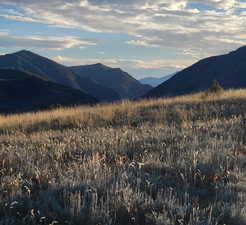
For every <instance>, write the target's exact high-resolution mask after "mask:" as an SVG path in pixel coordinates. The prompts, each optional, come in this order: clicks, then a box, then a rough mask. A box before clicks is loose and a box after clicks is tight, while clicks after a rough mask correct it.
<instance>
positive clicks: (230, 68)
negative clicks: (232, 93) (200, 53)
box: [145, 46, 246, 97]
mask: <svg viewBox="0 0 246 225" xmlns="http://www.w3.org/2000/svg"><path fill="white" fill-rule="evenodd" d="M213 80H217V81H218V82H219V83H220V84H221V86H222V87H224V88H225V89H228V88H245V87H246V46H243V47H241V48H239V49H237V50H236V51H233V52H230V53H228V54H226V55H220V56H213V57H209V58H206V59H203V60H201V61H199V62H197V63H195V64H194V65H192V66H190V67H188V68H186V69H184V70H183V71H181V72H179V73H177V74H176V75H174V76H173V77H172V78H171V79H169V80H167V81H166V82H164V83H162V84H161V85H159V86H158V87H156V88H154V89H153V90H151V91H150V92H149V93H147V95H145V97H163V96H176V95H183V94H188V93H193V92H199V91H203V90H205V89H208V88H209V87H210V86H211V85H212V82H213Z"/></svg>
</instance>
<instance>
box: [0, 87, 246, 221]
mask: <svg viewBox="0 0 246 225" xmlns="http://www.w3.org/2000/svg"><path fill="white" fill-rule="evenodd" d="M245 97H246V90H228V91H224V92H222V93H220V94H217V95H216V94H214V95H212V94H210V95H204V93H198V94H193V95H187V96H180V97H174V98H166V99H149V100H147V99H145V100H140V101H123V102H119V103H114V104H98V105H96V106H93V107H90V106H81V107H74V108H59V109H53V110H49V111H42V112H36V113H24V114H15V115H8V116H0V131H1V132H0V225H2V224H3V225H11V224H18V225H26V224H29V225H37V224H40V225H41V224H42V225H50V224H60V225H67V224H70V225H79V224H83V225H99V224H100V225H104V224H105V225H106V224H107V225H150V224H151V225H181V224H182V225H201V224H206V225H215V224H217V225H224V224H226V225H239V224H240V225H246V207H245V201H246V174H245V168H246V166H245V165H246V157H245V156H246V155H245V146H246V127H245V123H246V119H245V118H246V98H245Z"/></svg>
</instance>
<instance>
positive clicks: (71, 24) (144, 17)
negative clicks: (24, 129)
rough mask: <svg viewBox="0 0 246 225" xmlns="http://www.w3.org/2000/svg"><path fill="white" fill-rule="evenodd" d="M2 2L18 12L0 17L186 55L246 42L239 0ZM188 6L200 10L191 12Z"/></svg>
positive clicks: (217, 51)
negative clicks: (121, 36)
mask: <svg viewBox="0 0 246 225" xmlns="http://www.w3.org/2000/svg"><path fill="white" fill-rule="evenodd" d="M5 3H8V4H14V5H17V6H19V7H21V8H22V10H19V11H18V10H17V11H18V12H15V11H14V12H8V13H7V14H4V13H1V14H2V15H1V16H4V17H6V18H9V19H15V20H22V21H32V22H33V21H37V22H43V23H47V24H52V25H55V26H60V27H67V28H75V27H76V28H79V29H83V30H88V31H92V32H114V33H125V34H129V35H131V36H134V37H135V38H134V39H133V40H129V41H127V44H129V45H137V46H142V47H158V48H166V47H172V48H175V49H177V51H178V52H179V53H181V54H183V55H184V56H187V57H188V56H189V57H194V58H199V57H206V56H209V55H215V54H222V53H225V52H228V51H230V50H233V49H235V48H237V47H239V46H241V45H244V44H246V37H245V36H244V33H245V24H246V17H245V13H241V14H240V13H237V10H238V9H242V8H244V7H246V6H245V2H243V1H239V0H124V1H123V0H66V1H65V0H52V1H50V0H49V1H48V0H42V1H33V0H26V1H19V0H11V1H10V0H6V1H5ZM190 3H199V4H200V5H201V4H202V5H203V6H204V7H201V8H200V9H195V8H190ZM206 5H207V6H210V7H212V8H207V7H206ZM67 42H68V40H66V43H67ZM74 42H75V43H77V40H74V41H73V42H72V43H74ZM70 44H71V42H70ZM63 45H64V44H63ZM68 45H69V44H68ZM78 45H79V44H74V45H73V46H78ZM81 45H82V46H83V44H81Z"/></svg>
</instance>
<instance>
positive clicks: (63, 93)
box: [0, 69, 97, 113]
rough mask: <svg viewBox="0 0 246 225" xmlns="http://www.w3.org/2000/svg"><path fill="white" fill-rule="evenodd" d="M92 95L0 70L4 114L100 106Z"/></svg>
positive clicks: (29, 75) (25, 73)
mask: <svg viewBox="0 0 246 225" xmlns="http://www.w3.org/2000/svg"><path fill="white" fill-rule="evenodd" d="M96 102H97V100H96V99H95V98H94V97H91V96H90V95H88V94H86V93H84V92H82V91H80V90H76V89H73V88H69V87H66V86H63V85H60V84H57V83H54V82H51V81H48V80H46V79H44V78H42V77H40V76H37V75H34V74H30V73H27V72H23V71H18V70H13V69H0V113H13V112H26V111H36V110H41V109H47V108H49V107H52V106H57V105H62V106H72V105H81V104H92V103H96Z"/></svg>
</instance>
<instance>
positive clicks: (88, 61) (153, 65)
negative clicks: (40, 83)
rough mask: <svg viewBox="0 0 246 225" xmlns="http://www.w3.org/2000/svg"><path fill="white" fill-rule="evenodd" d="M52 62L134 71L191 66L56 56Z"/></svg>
mask: <svg viewBox="0 0 246 225" xmlns="http://www.w3.org/2000/svg"><path fill="white" fill-rule="evenodd" d="M53 60H54V61H56V62H58V63H61V64H65V65H68V66H75V65H90V64H95V63H99V62H100V63H103V64H105V65H107V66H110V67H120V68H134V69H167V68H168V69H175V70H181V69H184V68H185V67H187V66H189V65H191V64H192V61H191V60H183V59H175V60H163V59H156V60H140V59H124V58H106V59H105V58H104V59H101V58H86V59H85V58H84V59H83V58H82V59H81V58H71V57H66V56H61V55H58V56H56V57H53Z"/></svg>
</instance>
